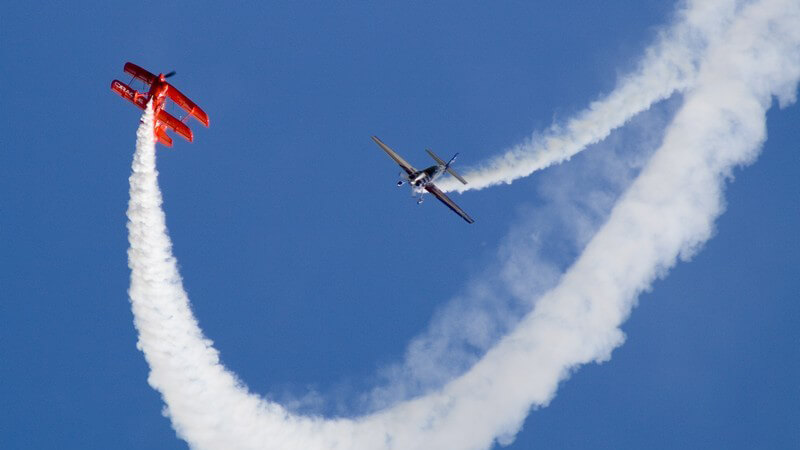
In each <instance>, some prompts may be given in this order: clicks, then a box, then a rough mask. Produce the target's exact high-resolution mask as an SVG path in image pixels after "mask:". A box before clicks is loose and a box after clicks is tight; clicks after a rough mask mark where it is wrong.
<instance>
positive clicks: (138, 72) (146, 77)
mask: <svg viewBox="0 0 800 450" xmlns="http://www.w3.org/2000/svg"><path fill="white" fill-rule="evenodd" d="M125 73H128V74H130V75H132V76H134V77H136V78H138V79H140V80H142V81H144V82H145V83H147V84H153V82H154V81H156V79H157V78H158V77H156V76H155V75H153V74H152V73H150V72H148V71H146V70H144V69H142V68H141V67H139V66H137V65H136V64H134V63H132V62H127V63H125Z"/></svg>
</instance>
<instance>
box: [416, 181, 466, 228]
mask: <svg viewBox="0 0 800 450" xmlns="http://www.w3.org/2000/svg"><path fill="white" fill-rule="evenodd" d="M425 190H426V191H428V192H430V193H431V194H433V196H434V197H436V198H438V199H439V200H440V201H441V202H442V203H444V204H445V205H447V207H448V208H450V209H452V210H453V212H454V213H456V214H458V215H459V216H461V218H462V219H464V220H466V221H467V223H474V222H475V221H474V220H472V217H470V216H469V215H468V214H467V213H465V212H464V210H463V209H461V208H460V207H459V206H458V205H456V204H455V202H454V201H452V200H450V197H448V196H446V195H444V192H442V191H440V190H439V188H437V187H436V185H435V184H433V183H430V184H428V185H427V186H425Z"/></svg>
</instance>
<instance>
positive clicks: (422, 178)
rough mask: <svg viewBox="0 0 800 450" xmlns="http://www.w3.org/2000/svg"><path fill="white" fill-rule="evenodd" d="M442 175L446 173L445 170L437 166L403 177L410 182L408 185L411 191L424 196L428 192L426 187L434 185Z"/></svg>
mask: <svg viewBox="0 0 800 450" xmlns="http://www.w3.org/2000/svg"><path fill="white" fill-rule="evenodd" d="M442 173H444V168H443V167H442V166H438V165H437V166H430V167H428V168H427V169H425V170H420V171H418V172H414V173H412V174H410V175H404V176H403V177H404V178H405V179H406V180H407V181H408V184H409V185H411V189H412V190H413V191H414V192H415V193H417V194H423V193H425V192H427V191H425V186H427V185H428V184H429V183H433V182H434V181H435V180H436V179H437V178H439V176H440V175H441V174H442Z"/></svg>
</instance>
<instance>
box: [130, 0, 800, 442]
mask: <svg viewBox="0 0 800 450" xmlns="http://www.w3.org/2000/svg"><path fill="white" fill-rule="evenodd" d="M798 23H800V4H798V2H797V1H796V0H763V1H758V2H754V3H751V4H747V5H746V6H744V7H743V8H741V10H740V11H739V12H738V13H737V14H736V17H735V19H734V20H733V21H732V22H731V24H730V26H729V27H726V28H725V30H724V31H721V32H720V35H719V36H718V39H715V40H714V42H713V43H712V44H711V45H710V46H709V48H708V49H707V51H706V53H705V54H704V56H703V58H702V60H701V61H700V63H699V65H698V71H697V74H696V77H695V80H694V82H693V85H692V87H691V88H690V89H688V90H687V91H686V93H685V96H684V103H683V105H682V106H681V107H680V109H679V110H678V112H677V113H676V115H675V117H674V119H673V121H672V123H671V124H670V125H669V126H668V127H667V130H666V132H665V134H664V138H663V142H662V144H661V146H660V147H659V149H658V150H657V151H656V152H655V154H654V155H653V157H652V158H651V159H650V161H649V162H648V163H647V165H646V166H645V167H644V169H643V170H642V172H641V173H640V175H639V177H638V178H637V179H636V180H635V181H634V182H633V184H631V186H630V187H629V188H628V190H627V191H626V192H625V193H624V194H623V196H622V197H621V199H620V200H619V201H618V202H617V204H616V205H615V206H614V208H613V210H612V212H611V214H610V216H609V218H608V221H607V222H606V223H605V225H603V227H602V228H601V229H600V230H599V231H598V232H597V233H596V235H595V236H594V237H593V238H592V239H591V241H590V242H589V243H588V245H587V246H586V248H585V249H584V251H583V253H582V254H581V255H580V256H579V257H578V259H577V261H576V262H575V263H574V264H573V265H572V266H571V267H570V268H569V269H568V270H567V271H566V272H565V273H564V274H563V276H562V277H561V280H560V282H559V283H558V285H557V286H556V287H555V288H553V289H552V290H550V291H549V292H547V293H546V294H544V295H543V296H542V297H541V298H540V299H539V300H538V302H537V303H536V307H535V309H534V310H533V311H532V312H531V313H530V314H528V315H526V316H525V317H524V318H523V319H522V320H521V321H520V323H519V324H518V325H517V326H516V328H515V329H514V330H513V331H512V332H511V333H510V334H508V335H507V336H505V337H504V338H502V339H501V340H500V341H499V342H498V343H497V345H495V346H494V347H492V348H491V349H489V351H488V352H487V353H486V355H484V357H483V358H481V359H480V360H479V361H478V362H477V363H476V364H475V365H474V366H473V367H472V368H470V369H469V370H468V371H467V372H466V373H464V374H463V375H461V376H459V377H457V378H455V379H453V380H452V381H450V382H449V383H447V384H446V385H444V386H443V387H442V388H441V389H439V390H436V391H435V392H432V393H429V394H428V395H425V396H422V397H418V398H415V399H412V400H409V401H403V402H400V403H397V404H395V405H393V406H391V407H389V408H386V409H384V410H382V411H379V412H377V413H374V414H371V415H367V416H364V417H360V418H354V419H324V418H319V417H309V416H299V415H294V414H290V413H289V412H288V411H287V410H286V409H285V408H283V407H282V406H281V405H278V404H276V403H274V402H269V401H266V400H263V399H261V398H259V397H258V396H256V395H253V394H251V393H249V392H248V390H247V388H246V387H245V386H244V385H242V383H240V382H239V381H238V380H237V379H236V377H235V376H234V375H233V374H232V373H230V372H229V371H227V370H226V369H225V368H224V367H223V366H222V365H221V364H220V362H219V358H218V353H217V351H216V350H215V349H214V348H213V347H212V343H211V342H210V341H209V340H207V339H206V338H205V337H204V336H203V334H202V331H201V330H200V329H199V327H198V325H197V321H196V319H195V318H194V316H193V315H192V312H191V309H190V307H189V300H188V298H187V296H186V293H185V291H184V289H183V286H182V283H181V279H180V275H179V273H178V270H177V265H176V261H175V258H174V257H173V256H172V253H171V242H170V239H169V236H168V235H167V231H166V225H165V218H164V212H163V210H162V209H161V193H160V191H159V188H158V180H157V175H158V173H157V171H156V168H155V144H154V140H153V114H152V110H151V109H150V108H148V109H147V111H146V113H145V115H144V117H143V123H142V125H141V127H140V128H139V130H138V132H137V147H136V154H135V156H134V161H133V173H132V175H131V177H130V194H131V198H130V203H129V208H128V219H129V223H128V231H129V240H130V250H129V253H128V257H129V265H130V268H131V287H130V292H129V294H130V299H131V304H132V309H133V313H134V317H135V324H136V327H137V329H138V331H139V342H138V346H139V348H140V349H141V350H142V352H143V353H144V355H145V358H146V359H147V362H148V364H149V365H150V369H151V372H150V376H149V379H148V381H149V383H150V384H151V385H152V386H153V387H154V388H155V389H157V390H158V391H159V392H160V393H161V395H162V396H163V398H164V402H165V403H166V405H167V406H166V414H167V415H168V416H169V417H170V419H171V420H172V423H173V426H174V427H175V429H176V431H177V433H178V434H179V435H180V436H181V437H182V438H184V439H186V440H187V441H188V442H189V443H190V445H192V447H194V448H201V449H217V448H237V449H238V448H241V449H263V448H276V449H278V448H280V449H298V450H299V449H330V448H339V449H342V448H347V449H351V448H352V449H445V448H447V449H485V448H488V447H490V446H491V445H492V444H493V443H494V442H500V443H507V442H510V441H511V440H512V439H513V436H514V435H515V433H516V432H517V431H518V430H519V427H520V425H521V423H522V421H523V420H524V418H525V417H526V415H527V413H528V411H529V410H530V408H531V407H532V406H534V405H546V404H547V403H548V402H549V401H550V400H551V399H552V398H553V396H554V395H555V393H556V389H557V387H558V383H559V382H560V381H561V380H563V379H564V378H565V377H566V376H567V374H568V373H569V372H570V371H571V370H574V369H575V368H576V367H578V366H579V365H581V364H585V363H587V362H591V361H604V360H607V359H608V358H610V354H611V352H612V351H613V349H614V348H615V347H617V346H619V345H620V344H621V343H622V341H623V338H624V336H623V334H622V332H621V330H620V329H619V327H620V325H621V324H622V322H623V321H624V320H625V319H626V318H627V316H628V315H629V313H630V311H631V309H632V307H633V305H634V304H635V301H636V298H637V296H638V295H639V294H640V293H641V292H642V291H643V290H645V289H647V288H648V287H649V286H650V284H651V283H652V281H653V280H654V279H655V278H657V277H659V276H663V275H664V274H665V273H666V271H667V270H668V269H669V268H671V267H672V266H673V265H674V264H675V263H676V261H677V260H678V258H681V259H688V258H689V257H691V256H692V255H693V253H694V252H695V251H697V249H698V248H699V246H701V245H702V244H703V243H704V242H705V241H706V240H708V239H709V238H710V236H711V234H712V232H713V226H714V220H715V219H716V218H717V217H718V216H719V215H720V214H721V213H722V211H723V209H724V207H723V190H724V185H725V179H726V178H727V177H728V175H729V174H730V172H731V170H732V169H733V168H734V167H736V166H737V165H742V164H746V163H749V162H752V161H753V160H754V159H755V157H756V156H757V155H758V152H759V149H760V146H761V144H762V143H763V141H764V139H765V138H766V111H767V110H768V109H769V107H770V106H771V104H772V101H773V97H774V96H777V97H778V100H779V102H780V104H781V105H782V106H785V105H788V104H790V103H792V102H793V101H794V100H795V94H796V89H797V83H798V79H800V27H798V26H797V24H798ZM520 276H525V273H524V271H523V273H521V275H520Z"/></svg>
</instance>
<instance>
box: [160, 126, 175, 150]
mask: <svg viewBox="0 0 800 450" xmlns="http://www.w3.org/2000/svg"><path fill="white" fill-rule="evenodd" d="M156 138H157V139H158V142H160V143H162V144H163V145H164V146H165V147H172V138H171V137H169V135H168V134H167V130H166V127H165V126H164V125H159V126H157V127H156Z"/></svg>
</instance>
